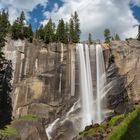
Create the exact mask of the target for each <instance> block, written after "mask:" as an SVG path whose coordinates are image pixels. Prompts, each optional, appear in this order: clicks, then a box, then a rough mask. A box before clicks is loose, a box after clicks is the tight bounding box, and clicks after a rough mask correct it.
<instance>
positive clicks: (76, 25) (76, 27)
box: [73, 11, 81, 43]
mask: <svg viewBox="0 0 140 140" xmlns="http://www.w3.org/2000/svg"><path fill="white" fill-rule="evenodd" d="M73 21H74V41H73V42H74V43H78V42H79V41H80V34H81V31H80V20H79V17H78V14H77V12H76V11H75V13H74V16H73Z"/></svg>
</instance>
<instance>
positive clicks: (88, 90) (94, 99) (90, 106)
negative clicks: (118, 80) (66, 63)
mask: <svg viewBox="0 0 140 140" xmlns="http://www.w3.org/2000/svg"><path fill="white" fill-rule="evenodd" d="M91 47H94V48H95V46H94V45H91V46H88V45H83V44H78V45H77V48H76V51H77V54H78V59H79V69H80V93H81V103H82V105H81V106H82V123H81V128H82V129H84V128H85V126H87V125H90V124H92V123H101V121H103V119H104V117H105V114H104V110H103V106H104V96H103V95H104V93H105V84H106V74H105V65H104V58H103V50H102V47H101V45H96V49H94V50H96V66H94V65H91V62H90V48H91ZM92 49H93V48H92ZM91 67H96V77H93V75H92V73H91ZM94 78H96V90H95V89H93V83H92V79H94Z"/></svg>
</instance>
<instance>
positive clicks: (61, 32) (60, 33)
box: [56, 19, 66, 43]
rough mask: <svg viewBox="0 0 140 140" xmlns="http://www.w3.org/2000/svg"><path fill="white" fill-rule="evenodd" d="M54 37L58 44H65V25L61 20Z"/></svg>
mask: <svg viewBox="0 0 140 140" xmlns="http://www.w3.org/2000/svg"><path fill="white" fill-rule="evenodd" d="M56 36H57V41H58V42H62V43H66V31H65V23H64V20H63V19H61V20H59V24H58V27H57V31H56Z"/></svg>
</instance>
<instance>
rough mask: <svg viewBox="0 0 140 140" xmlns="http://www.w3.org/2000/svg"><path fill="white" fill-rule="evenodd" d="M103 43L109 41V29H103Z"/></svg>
mask: <svg viewBox="0 0 140 140" xmlns="http://www.w3.org/2000/svg"><path fill="white" fill-rule="evenodd" d="M104 37H105V43H110V39H111V34H110V30H109V29H105V31H104Z"/></svg>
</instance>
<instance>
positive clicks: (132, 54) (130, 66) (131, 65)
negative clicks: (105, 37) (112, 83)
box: [112, 40, 140, 101]
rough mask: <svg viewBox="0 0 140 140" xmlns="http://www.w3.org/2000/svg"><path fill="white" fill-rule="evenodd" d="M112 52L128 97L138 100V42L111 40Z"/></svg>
mask: <svg viewBox="0 0 140 140" xmlns="http://www.w3.org/2000/svg"><path fill="white" fill-rule="evenodd" d="M112 53H113V55H114V56H115V64H116V66H117V68H118V73H119V75H121V76H123V77H124V78H125V81H124V86H125V89H126V91H127V93H128V96H129V98H130V99H132V100H134V101H137V100H140V86H139V85H140V55H139V54H140V42H139V41H137V40H128V41H120V42H112Z"/></svg>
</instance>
